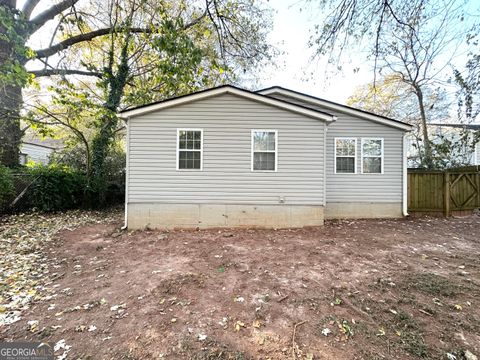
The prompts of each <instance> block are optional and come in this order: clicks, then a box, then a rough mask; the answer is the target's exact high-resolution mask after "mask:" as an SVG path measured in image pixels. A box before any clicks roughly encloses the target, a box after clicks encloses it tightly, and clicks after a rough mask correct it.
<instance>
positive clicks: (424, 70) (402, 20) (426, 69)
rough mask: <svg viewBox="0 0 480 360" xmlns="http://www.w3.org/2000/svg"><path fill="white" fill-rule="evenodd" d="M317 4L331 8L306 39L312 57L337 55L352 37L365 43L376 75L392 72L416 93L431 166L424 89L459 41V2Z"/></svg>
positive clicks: (357, 0)
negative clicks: (311, 49)
mask: <svg viewBox="0 0 480 360" xmlns="http://www.w3.org/2000/svg"><path fill="white" fill-rule="evenodd" d="M322 4H324V5H325V6H326V7H328V6H331V8H332V12H331V13H330V15H329V16H328V17H327V19H326V22H325V24H324V25H323V26H322V27H320V26H318V27H317V28H316V33H315V35H314V37H312V39H311V42H310V44H311V46H313V47H315V49H316V54H317V56H320V55H325V54H327V53H328V52H329V51H331V52H332V54H334V55H333V56H335V54H337V56H340V54H341V53H342V52H343V51H344V50H345V49H347V48H349V47H351V46H352V42H353V41H355V42H356V43H357V44H362V45H364V46H365V43H366V44H367V45H366V46H367V49H368V54H369V58H370V59H373V62H374V74H375V76H376V75H378V74H384V75H386V74H393V75H395V76H396V77H398V78H399V79H401V81H402V82H403V83H404V84H406V85H407V86H408V87H409V88H410V89H411V91H412V94H413V95H414V96H415V99H416V108H417V109H418V118H419V120H420V122H421V134H422V138H423V153H424V156H423V159H424V162H423V164H424V166H426V167H428V168H431V167H433V165H434V164H433V158H432V149H431V142H430V138H429V134H428V126H427V122H428V121H427V107H426V101H425V91H426V89H428V88H435V87H436V86H437V84H438V82H439V81H440V80H443V79H442V76H443V75H444V72H445V69H446V67H447V66H449V65H450V64H451V59H452V57H453V56H454V54H455V51H456V48H457V46H458V44H459V42H460V41H461V40H462V36H459V34H461V33H462V30H460V29H459V26H458V24H460V23H461V22H462V21H463V18H464V15H463V8H462V5H463V3H458V2H457V1H456V0H444V1H428V0H413V1H410V2H392V1H389V0H374V1H369V0H342V1H341V2H340V4H338V3H337V2H334V1H326V2H322ZM331 59H332V57H331ZM374 83H375V81H374Z"/></svg>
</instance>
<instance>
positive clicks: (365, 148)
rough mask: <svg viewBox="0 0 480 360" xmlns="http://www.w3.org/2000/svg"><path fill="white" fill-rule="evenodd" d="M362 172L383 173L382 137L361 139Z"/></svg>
mask: <svg viewBox="0 0 480 360" xmlns="http://www.w3.org/2000/svg"><path fill="white" fill-rule="evenodd" d="M362 173H363V174H383V139H378V138H375V139H371V138H363V139H362Z"/></svg>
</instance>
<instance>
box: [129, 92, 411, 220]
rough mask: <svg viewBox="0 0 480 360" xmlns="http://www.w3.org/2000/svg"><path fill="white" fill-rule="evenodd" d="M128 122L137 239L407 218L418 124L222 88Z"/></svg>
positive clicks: (142, 112)
mask: <svg viewBox="0 0 480 360" xmlns="http://www.w3.org/2000/svg"><path fill="white" fill-rule="evenodd" d="M120 117H122V118H123V119H125V120H126V122H127V178H126V207H125V212H126V214H125V215H126V216H125V221H126V225H127V226H128V227H129V228H143V227H147V226H148V227H152V228H158V227H167V228H174V227H186V228H196V227H200V228H204V227H225V226H227V227H230V226H232V227H238V226H260V227H301V226H312V225H313V226H314V225H321V224H323V221H324V219H325V218H365V217H401V216H402V215H404V214H406V189H407V184H406V152H405V150H406V145H405V143H406V142H405V134H406V133H407V132H408V131H409V130H410V129H411V126H410V125H408V124H405V123H402V122H399V121H396V120H393V119H389V118H385V117H382V116H378V115H374V114H371V113H367V112H364V111H361V110H357V109H353V108H350V107H347V106H344V105H340V104H336V103H333V102H329V101H326V100H322V99H319V98H315V97H312V96H308V95H305V94H301V93H298V92H294V91H292V90H287V89H283V88H280V87H274V88H269V89H264V90H261V91H258V92H250V91H247V90H243V89H239V88H236V87H233V86H221V87H217V88H213V89H209V90H205V91H200V92H197V93H193V94H190V95H186V96H181V97H177V98H174V99H170V100H165V101H162V102H158V103H153V104H150V105H146V106H141V107H137V108H133V109H129V110H126V111H124V112H122V113H120Z"/></svg>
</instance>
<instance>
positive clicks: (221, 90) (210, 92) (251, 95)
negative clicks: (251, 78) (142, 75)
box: [118, 85, 336, 122]
mask: <svg viewBox="0 0 480 360" xmlns="http://www.w3.org/2000/svg"><path fill="white" fill-rule="evenodd" d="M222 94H232V95H237V96H240V97H243V98H246V99H250V100H253V101H257V102H260V103H264V104H268V105H272V106H275V107H278V108H281V109H285V110H287V111H291V112H294V113H297V114H302V115H305V116H308V117H311V118H315V119H318V120H323V121H326V122H332V121H335V120H336V116H334V115H332V114H329V113H327V112H324V111H320V110H315V109H312V108H310V107H308V106H302V105H297V104H292V103H289V102H287V101H283V100H279V99H275V98H272V97H270V96H265V95H262V94H259V93H256V92H252V91H248V90H244V89H240V88H238V87H235V86H232V85H222V86H218V87H215V88H211V89H207V90H202V91H197V92H194V93H191V94H187V95H182V96H178V97H174V98H171V99H166V100H162V101H158V102H154V103H151V104H147V105H142V106H137V107H134V108H131V109H127V110H124V111H121V112H120V113H119V114H118V116H119V117H120V118H121V119H126V120H128V119H130V118H133V117H136V116H140V115H143V114H147V113H150V112H154V111H158V110H162V109H166V108H169V107H172V106H176V105H180V104H185V103H189V102H192V101H196V100H202V99H206V98H210V97H214V96H218V95H222Z"/></svg>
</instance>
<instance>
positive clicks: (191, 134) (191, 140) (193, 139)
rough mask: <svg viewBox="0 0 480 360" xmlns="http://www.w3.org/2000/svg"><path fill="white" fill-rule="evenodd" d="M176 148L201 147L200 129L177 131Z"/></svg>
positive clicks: (198, 148)
mask: <svg viewBox="0 0 480 360" xmlns="http://www.w3.org/2000/svg"><path fill="white" fill-rule="evenodd" d="M178 148H179V149H180V150H183V149H197V150H200V149H201V148H202V132H201V131H185V130H182V131H179V132H178Z"/></svg>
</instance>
